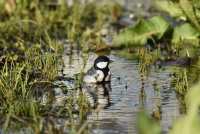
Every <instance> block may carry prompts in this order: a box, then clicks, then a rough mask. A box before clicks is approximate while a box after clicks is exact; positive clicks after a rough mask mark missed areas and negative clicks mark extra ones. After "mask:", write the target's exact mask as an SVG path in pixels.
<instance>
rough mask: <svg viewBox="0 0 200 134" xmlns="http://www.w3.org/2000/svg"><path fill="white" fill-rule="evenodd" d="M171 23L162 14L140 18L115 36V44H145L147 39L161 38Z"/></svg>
mask: <svg viewBox="0 0 200 134" xmlns="http://www.w3.org/2000/svg"><path fill="white" fill-rule="evenodd" d="M169 27H170V24H169V23H168V22H167V21H166V20H165V19H163V18H162V17H161V16H155V17H152V18H151V19H148V20H140V21H139V22H138V23H137V24H136V25H134V26H132V27H129V28H126V29H125V30H124V31H123V32H122V33H120V34H119V35H117V36H115V37H114V44H116V45H117V46H119V45H143V44H145V43H146V42H147V39H153V37H156V39H161V38H162V37H163V35H164V34H165V32H166V31H167V30H168V29H169Z"/></svg>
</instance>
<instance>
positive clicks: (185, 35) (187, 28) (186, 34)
mask: <svg viewBox="0 0 200 134" xmlns="http://www.w3.org/2000/svg"><path fill="white" fill-rule="evenodd" d="M199 36H200V32H199V31H198V30H196V29H195V28H194V27H193V26H192V25H191V24H189V23H185V24H182V25H180V26H177V27H175V29H174V32H173V39H172V44H179V43H183V42H188V43H191V44H193V45H197V46H198V45H199Z"/></svg>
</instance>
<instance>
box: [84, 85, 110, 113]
mask: <svg viewBox="0 0 200 134" xmlns="http://www.w3.org/2000/svg"><path fill="white" fill-rule="evenodd" d="M82 92H83V94H84V95H85V96H86V99H87V101H88V103H89V105H90V106H91V107H92V108H94V109H104V108H107V107H109V106H110V104H111V103H110V92H111V84H110V83H102V84H85V85H84V86H83V88H82Z"/></svg>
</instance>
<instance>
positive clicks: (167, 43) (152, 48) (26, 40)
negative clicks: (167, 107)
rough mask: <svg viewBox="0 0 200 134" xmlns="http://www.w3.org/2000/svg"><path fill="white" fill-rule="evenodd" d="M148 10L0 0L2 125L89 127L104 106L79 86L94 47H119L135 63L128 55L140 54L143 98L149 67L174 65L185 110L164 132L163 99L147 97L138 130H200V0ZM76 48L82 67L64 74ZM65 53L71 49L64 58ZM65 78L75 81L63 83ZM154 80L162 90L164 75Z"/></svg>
mask: <svg viewBox="0 0 200 134" xmlns="http://www.w3.org/2000/svg"><path fill="white" fill-rule="evenodd" d="M136 5H137V7H138V8H141V10H142V9H143V8H144V7H145V5H143V4H140V3H139V4H138V3H136ZM146 12H148V14H147V13H146ZM146 12H144V13H143V12H142V13H141V12H139V11H135V10H132V11H130V10H127V9H126V8H125V7H123V6H122V5H121V4H119V3H117V2H115V1H109V2H108V1H105V2H95V1H94V2H85V3H82V2H81V1H79V0H73V4H72V5H70V4H68V3H67V2H66V0H58V1H54V0H34V1H32V0H2V1H0V117H1V119H0V133H1V132H2V133H74V134H76V133H78V134H81V133H91V129H92V128H93V127H92V125H93V124H92V123H90V121H89V120H88V116H89V115H90V114H91V113H93V112H99V109H93V108H92V107H91V106H90V104H89V102H88V99H87V96H85V95H84V94H82V93H81V92H79V91H80V90H81V87H82V76H83V74H84V68H85V66H86V64H87V61H88V58H89V55H90V53H97V54H99V55H101V54H108V55H109V54H110V55H111V56H112V55H115V56H116V55H117V57H122V58H123V59H126V60H127V59H128V60H129V61H128V65H129V66H131V67H132V64H131V63H130V61H131V62H133V63H135V62H136V61H137V71H138V72H137V73H138V74H139V79H140V81H141V82H140V83H141V85H140V86H141V89H140V90H139V91H138V96H137V97H138V98H140V99H141V100H142V101H144V100H146V98H148V95H147V94H146V93H147V92H148V91H147V90H148V88H147V87H145V84H146V82H147V81H148V79H149V78H150V77H151V74H152V70H156V71H155V72H161V71H162V70H165V68H168V67H169V68H170V73H169V76H168V77H170V89H173V90H174V91H173V92H174V93H175V95H176V98H177V100H178V103H179V109H180V115H181V116H180V117H176V118H178V119H177V120H174V121H173V124H171V126H170V127H171V128H169V129H168V131H167V132H165V131H163V130H162V126H161V125H160V124H161V122H162V121H161V120H162V119H161V118H162V117H161V115H162V104H160V103H158V105H156V110H153V111H151V113H148V112H146V111H145V108H144V105H145V104H143V102H142V104H143V105H142V106H141V107H140V108H138V109H139V110H138V111H137V121H136V124H137V125H136V126H137V133H141V134H160V133H171V134H179V133H181V134H190V133H192V134H197V133H199V131H200V126H199V124H200V120H199V119H200V118H199V116H200V115H199V106H200V101H199V96H200V90H199V89H200V82H199V81H200V79H199V78H200V59H199V58H200V2H199V0H153V1H152V6H151V7H150V8H149V9H148V10H147V11H146ZM68 48H69V49H68ZM74 50H75V51H76V52H77V53H76V54H78V55H79V56H81V58H82V59H83V63H82V66H83V67H79V73H77V74H75V75H73V76H70V75H68V74H63V72H64V71H65V70H63V68H64V67H65V66H67V65H68V64H70V63H73V60H75V59H73V58H72V57H73V56H72V55H73V54H74ZM79 53H80V54H79ZM63 55H68V57H71V58H70V60H69V62H68V63H67V65H66V62H64V61H65V60H66V59H65V58H64V57H65V56H63ZM76 58H77V57H76ZM115 59H118V60H119V61H123V62H124V60H122V59H120V58H116V57H115ZM115 62H118V61H115ZM90 63H91V62H90ZM125 63H126V62H125ZM91 64H92V63H91ZM116 65H117V64H116ZM125 65H126V64H125ZM128 65H127V66H128ZM129 66H128V67H129ZM119 67H120V66H119ZM122 67H124V68H125V69H126V66H122ZM128 67H127V68H128ZM71 68H73V67H71ZM113 68H115V67H113ZM133 69H134V68H133ZM116 70H117V69H116ZM118 70H121V69H118ZM119 72H120V71H119ZM125 74H126V73H125ZM115 75H117V74H115ZM114 77H115V76H114ZM127 77H128V74H127ZM125 78H126V76H125V77H124V79H125ZM132 79H133V78H131V80H132ZM135 79H136V78H135ZM137 79H138V78H137ZM63 80H66V81H69V82H71V81H72V83H73V86H72V87H70V86H69V85H66V84H63V83H62V84H59V82H60V81H63ZM116 80H117V81H121V80H122V81H125V80H123V78H120V77H117V78H116ZM113 81H114V80H113ZM113 81H112V82H113ZM127 81H128V80H127ZM128 82H129V81H128ZM128 82H126V81H125V86H124V87H125V89H127V88H129V85H128V84H127V83H128ZM151 82H152V81H151ZM113 83H115V82H113ZM134 83H135V82H134ZM136 84H137V82H136ZM150 84H152V85H153V90H154V91H155V92H156V93H158V94H157V95H158V96H159V94H160V93H161V92H162V91H161V88H162V87H161V86H162V83H159V82H158V83H157V82H156V81H153V82H152V83H150ZM112 86H113V87H112V88H117V87H115V86H117V85H112ZM55 89H61V90H62V91H63V92H64V94H65V96H62V97H63V98H64V104H61V105H60V103H58V104H57V103H55V101H56V102H57V98H56V94H57V91H58V90H55ZM170 89H169V90H170ZM113 90H114V89H113ZM113 92H114V91H113ZM77 93H78V97H77ZM61 99H62V98H61ZM119 100H120V98H119ZM146 101H148V100H146ZM135 105H138V104H135ZM133 108H134V107H133ZM111 110H112V109H111ZM114 114H115V113H114ZM129 127H130V126H129ZM131 127H133V126H131ZM106 132H107V133H108V132H109V131H106ZM113 133H114V132H113Z"/></svg>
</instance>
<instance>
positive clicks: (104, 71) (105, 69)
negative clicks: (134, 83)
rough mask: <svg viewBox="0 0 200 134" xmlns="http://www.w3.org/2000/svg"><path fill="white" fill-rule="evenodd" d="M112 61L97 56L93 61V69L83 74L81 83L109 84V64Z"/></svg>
mask: <svg viewBox="0 0 200 134" xmlns="http://www.w3.org/2000/svg"><path fill="white" fill-rule="evenodd" d="M111 62H112V61H111V60H110V59H109V58H108V57H107V56H104V55H103V56H99V57H97V58H96V59H95V61H94V64H93V67H91V68H90V69H89V70H88V71H87V72H86V74H85V76H84V78H83V81H84V82H85V83H104V82H110V80H111V73H110V69H109V64H110V63H111Z"/></svg>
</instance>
